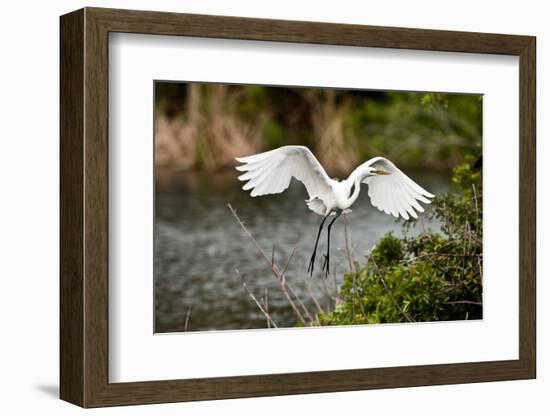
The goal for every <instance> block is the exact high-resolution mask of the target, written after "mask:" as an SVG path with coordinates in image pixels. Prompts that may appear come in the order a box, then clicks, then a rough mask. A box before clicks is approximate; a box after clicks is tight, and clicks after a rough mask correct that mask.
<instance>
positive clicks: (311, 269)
mask: <svg viewBox="0 0 550 416" xmlns="http://www.w3.org/2000/svg"><path fill="white" fill-rule="evenodd" d="M314 266H315V251H314V252H313V254H312V255H311V259H310V260H309V266H308V268H307V272H308V273H309V275H310V276H311V277H313V269H314Z"/></svg>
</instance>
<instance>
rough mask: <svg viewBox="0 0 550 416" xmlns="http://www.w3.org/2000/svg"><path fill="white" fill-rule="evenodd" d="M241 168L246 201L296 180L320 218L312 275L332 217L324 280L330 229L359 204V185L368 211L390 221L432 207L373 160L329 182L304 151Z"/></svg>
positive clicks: (267, 156)
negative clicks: (370, 208) (387, 216)
mask: <svg viewBox="0 0 550 416" xmlns="http://www.w3.org/2000/svg"><path fill="white" fill-rule="evenodd" d="M236 159H237V161H238V162H240V163H242V165H239V166H237V167H236V169H237V170H239V171H241V172H244V173H243V174H242V175H240V176H239V180H241V181H247V183H246V184H245V185H244V186H243V189H244V190H246V191H248V190H252V191H251V192H250V195H251V196H253V197H255V196H260V195H268V194H278V193H281V192H283V191H284V190H285V189H287V188H288V187H289V185H290V181H291V179H292V178H293V177H294V178H296V179H297V180H299V181H300V182H302V183H303V184H304V185H305V187H306V190H307V192H308V194H309V199H308V200H306V201H305V202H306V204H307V206H308V208H309V209H310V210H312V211H313V212H315V213H316V214H319V215H321V216H323V220H322V221H321V224H320V225H319V230H318V232H317V239H316V240H315V247H314V249H313V254H312V255H311V259H310V262H309V267H308V272H309V273H310V274H311V275H312V274H313V268H314V263H315V253H316V252H317V244H318V243H319V237H320V235H321V231H322V229H323V225H324V223H325V221H326V220H327V218H328V217H329V216H331V215H333V216H334V218H333V219H332V221H331V222H330V223H329V225H328V229H327V254H325V261H324V263H323V270H324V271H325V272H326V274H328V272H329V266H330V229H331V227H332V224H334V221H336V219H337V218H338V217H339V216H340V215H341V214H342V213H347V212H350V211H351V210H350V209H349V208H350V207H351V206H352V205H353V203H354V202H355V201H356V200H357V197H358V196H359V192H360V189H361V184H363V183H364V184H367V185H368V194H369V197H370V201H371V203H372V205H374V206H375V207H376V208H378V209H379V210H380V211H384V212H385V213H386V214H391V215H393V216H394V217H396V218H398V217H400V216H401V217H403V218H404V219H409V218H410V217H413V218H418V214H417V211H418V212H424V208H423V207H422V206H421V205H420V203H419V202H423V203H425V204H429V203H430V199H429V198H433V197H434V195H432V194H431V193H429V192H428V191H426V190H425V189H424V188H422V187H421V186H420V185H418V184H417V183H415V182H414V181H413V180H412V179H410V178H409V177H408V176H407V175H405V174H404V173H403V172H402V171H401V170H399V169H398V168H397V166H395V165H394V164H393V163H392V162H391V161H390V160H388V159H386V158H383V157H374V158H372V159H370V160H368V161H366V162H365V163H363V164H362V165H359V166H358V167H357V168H356V169H355V170H354V171H353V172H352V173H351V174H350V175H349V177H348V178H347V179H345V180H343V181H339V180H337V179H331V178H329V176H328V175H327V173H326V172H325V169H323V166H321V164H320V163H319V161H318V160H317V159H316V158H315V156H314V155H313V153H312V152H311V151H310V150H309V149H308V148H307V147H305V146H283V147H279V148H278V149H274V150H270V151H267V152H263V153H258V154H255V155H252V156H246V157H237V158H236Z"/></svg>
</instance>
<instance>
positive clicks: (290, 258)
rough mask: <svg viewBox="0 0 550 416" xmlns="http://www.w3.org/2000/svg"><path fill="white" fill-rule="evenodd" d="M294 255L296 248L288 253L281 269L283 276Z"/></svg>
mask: <svg viewBox="0 0 550 416" xmlns="http://www.w3.org/2000/svg"><path fill="white" fill-rule="evenodd" d="M294 253H296V246H294V247H293V248H292V251H291V252H290V256H288V260H287V261H286V264H285V267H283V271H282V274H283V275H284V274H285V273H286V269H288V265H289V264H290V261H291V260H292V257H294Z"/></svg>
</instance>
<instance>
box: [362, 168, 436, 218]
mask: <svg viewBox="0 0 550 416" xmlns="http://www.w3.org/2000/svg"><path fill="white" fill-rule="evenodd" d="M363 166H368V167H371V168H374V169H378V170H382V171H385V172H388V173H389V175H376V176H369V177H367V178H365V179H364V180H363V183H366V184H368V185H369V196H370V201H371V203H372V205H374V206H375V207H376V208H378V209H379V210H380V211H384V212H385V213H386V214H392V215H393V216H394V217H396V218H397V217H399V216H400V215H401V216H402V217H403V218H405V219H406V220H408V219H409V214H410V216H412V217H414V218H418V214H417V213H416V211H419V212H424V208H422V206H421V205H420V204H419V203H418V201H420V202H424V203H425V204H429V203H430V202H431V201H430V199H428V198H433V197H434V195H432V194H431V193H429V192H428V191H426V190H425V189H424V188H422V187H421V186H420V185H418V184H417V183H416V182H414V181H413V180H412V179H411V178H409V177H408V176H407V175H405V174H404V173H403V172H402V171H401V170H400V169H399V168H398V167H397V166H395V165H394V164H393V163H392V162H391V161H390V160H388V159H386V158H383V157H375V158H372V159H370V160H368V161H367V162H365V163H364V164H363ZM415 210H416V211H415Z"/></svg>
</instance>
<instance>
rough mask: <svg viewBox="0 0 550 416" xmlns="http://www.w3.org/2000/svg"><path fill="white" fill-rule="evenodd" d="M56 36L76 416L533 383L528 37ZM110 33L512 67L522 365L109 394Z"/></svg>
mask: <svg viewBox="0 0 550 416" xmlns="http://www.w3.org/2000/svg"><path fill="white" fill-rule="evenodd" d="M60 30H61V39H60V40H61V44H60V48H61V49H60V55H61V57H60V64H61V78H60V81H61V82H60V84H61V91H60V94H61V95H60V102H61V120H60V124H61V127H60V130H61V139H60V140H61V155H60V156H61V157H60V159H61V178H60V187H61V200H60V204H61V215H60V216H61V218H60V220H61V231H60V232H61V246H60V252H61V257H60V261H61V267H60V278H61V285H60V380H61V382H60V383H61V385H60V396H61V399H63V400H66V401H68V402H71V403H74V404H76V405H79V406H82V407H100V406H114V405H130V404H145V403H163V402H178V401H191V400H211V399H225V398H237V397H255V396H269V395H286V394H303V393H320V392H337V391H351V390H363V389H376V388H396V387H408V386H423V385H439V384H453V383H472V382H486V381H498V380H518V379H529V378H535V376H536V333H535V311H536V306H535V280H536V277H535V264H536V259H535V253H536V250H535V248H536V239H535V237H536V236H535V232H536V208H535V202H536V190H535V187H536V182H535V181H536V178H535V172H536V166H535V160H536V157H535V156H536V152H535V124H536V123H535V106H536V97H535V91H536V90H535V50H536V47H535V38H534V37H530V36H516V35H500V34H486V33H467V32H452V31H439V30H421V29H404V28H390V27H376V26H361V25H343V24H327V23H313V22H296V21H283V20H264V19H251V18H239V17H225V16H205V15H189V14H176V13H164V12H148V11H130V10H114V9H100V8H85V9H81V10H78V11H75V12H72V13H69V14H67V15H64V16H62V17H61V19H60ZM110 32H127V33H142V34H155V35H174V36H193V37H207V38H224V39H245V40H263V41H278V42H298V43H312V44H331V45H347V46H369V47H380V48H398V49H415V50H430V51H448V52H468V53H483V54H503V55H514V56H518V57H519V66H520V80H519V85H520V91H519V97H520V99H519V101H520V106H519V109H518V111H519V115H520V116H519V119H520V131H519V134H520V144H519V154H520V181H519V183H520V185H519V186H520V189H519V195H520V207H519V213H520V214H519V218H520V220H519V221H520V223H519V233H520V245H519V247H520V250H519V262H520V265H519V270H518V273H519V359H518V360H507V361H491V362H473V363H460V364H443V365H441V364H438V365H415V366H406V367H390V368H370V369H355V370H339V371H322V372H307V373H288V374H265V375H254V376H237V377H218V378H203V379H181V380H169V381H146V382H132V383H109V379H108V360H109V354H108V299H109V297H108V287H109V285H108V281H109V280H108V279H109V276H108V222H109V217H108V171H109V167H108V65H109V62H108V34H109V33H110Z"/></svg>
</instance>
